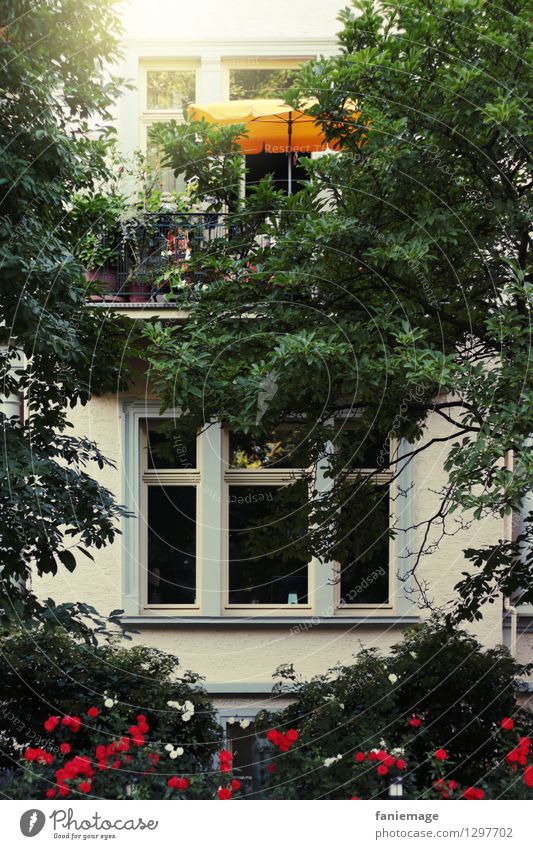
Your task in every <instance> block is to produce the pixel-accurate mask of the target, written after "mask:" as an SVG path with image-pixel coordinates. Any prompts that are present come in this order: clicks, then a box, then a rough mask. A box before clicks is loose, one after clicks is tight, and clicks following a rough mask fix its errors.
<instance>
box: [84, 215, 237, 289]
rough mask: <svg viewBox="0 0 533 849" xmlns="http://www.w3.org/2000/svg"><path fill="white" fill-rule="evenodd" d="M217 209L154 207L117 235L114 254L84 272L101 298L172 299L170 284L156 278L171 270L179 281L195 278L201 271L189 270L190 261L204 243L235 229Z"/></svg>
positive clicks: (228, 233)
mask: <svg viewBox="0 0 533 849" xmlns="http://www.w3.org/2000/svg"><path fill="white" fill-rule="evenodd" d="M234 229H235V228H234V227H233V226H231V227H230V226H229V225H228V220H227V215H226V214H222V213H206V212H199V213H190V214H189V213H181V212H168V213H166V212H157V213H147V214H145V215H143V218H142V222H139V220H138V219H137V220H136V219H134V218H132V221H131V225H129V224H126V226H124V228H123V230H124V232H123V233H122V234H121V235H120V237H118V236H117V244H116V250H115V251H113V254H114V255H115V257H116V259H115V261H110V262H109V263H107V264H106V265H105V266H103V267H102V268H99V269H98V270H97V271H93V272H90V273H88V275H87V277H88V279H89V280H91V281H93V282H95V284H96V290H97V293H98V294H93V295H92V296H91V299H92V300H93V301H94V302H100V303H109V302H112V303H150V302H151V303H157V304H165V303H169V301H171V283H170V281H168V280H164V279H161V278H162V277H163V275H164V273H165V271H167V270H171V269H173V268H174V269H175V270H176V271H177V272H178V274H177V275H176V276H179V277H181V278H182V280H183V282H184V286H187V285H192V284H193V283H194V282H199V281H200V279H201V278H202V273H201V272H198V271H192V270H191V269H190V261H191V260H192V259H193V257H194V255H195V254H197V253H198V252H199V251H201V250H203V249H205V247H206V245H207V243H208V242H213V241H214V240H215V239H228V238H231V237H232V236H233V235H235V233H234Z"/></svg>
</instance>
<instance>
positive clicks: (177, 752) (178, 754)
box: [175, 746, 184, 758]
mask: <svg viewBox="0 0 533 849" xmlns="http://www.w3.org/2000/svg"><path fill="white" fill-rule="evenodd" d="M183 751H184V750H183V749H182V748H181V746H178V748H177V749H176V750H175V752H176V755H177V757H178V758H181V756H182V754H183Z"/></svg>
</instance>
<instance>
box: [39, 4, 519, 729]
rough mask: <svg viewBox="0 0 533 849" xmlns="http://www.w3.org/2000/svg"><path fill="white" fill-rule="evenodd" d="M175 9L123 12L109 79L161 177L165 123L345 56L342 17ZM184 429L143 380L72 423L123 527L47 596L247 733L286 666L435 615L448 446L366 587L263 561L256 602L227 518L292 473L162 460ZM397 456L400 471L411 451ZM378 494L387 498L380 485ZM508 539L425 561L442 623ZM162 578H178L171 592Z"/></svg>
mask: <svg viewBox="0 0 533 849" xmlns="http://www.w3.org/2000/svg"><path fill="white" fill-rule="evenodd" d="M176 5H177V4H175V3H171V2H167V3H163V4H158V7H157V14H154V15H153V16H152V17H153V20H152V19H151V16H150V15H149V14H147V8H148V4H147V3H146V2H137V3H135V2H134V3H132V4H131V5H130V7H129V8H130V15H129V17H128V18H127V20H128V21H129V25H128V26H129V28H128V31H127V32H126V33H125V35H124V59H123V62H122V64H121V65H120V66H119V67H118V68H114V69H113V70H114V71H116V72H117V73H119V74H120V75H122V76H124V77H126V78H128V79H130V80H132V81H133V82H134V84H135V85H134V88H132V89H131V90H130V91H127V92H126V93H125V94H124V96H123V98H122V99H121V101H120V102H119V103H118V104H117V115H116V120H117V130H118V141H119V145H120V147H121V150H122V152H123V153H124V154H125V155H131V154H132V153H133V152H134V151H135V150H138V149H140V150H142V151H144V152H145V153H146V154H147V156H148V158H149V159H150V161H151V162H152V163H153V164H154V166H155V167H158V154H157V151H156V150H154V149H151V148H150V145H149V142H148V136H147V132H148V128H149V127H150V126H151V125H152V124H153V123H155V122H156V121H161V120H169V119H171V118H174V119H176V120H180V119H181V116H182V113H183V106H184V104H185V103H187V102H190V101H191V100H193V101H219V100H225V99H230V98H232V99H234V98H240V97H246V96H261V93H262V92H263V91H265V90H268V89H269V87H272V86H273V85H280V84H286V83H287V82H288V81H290V74H291V72H292V71H293V70H294V69H295V68H297V67H298V65H299V64H301V63H302V62H304V61H305V60H306V59H308V58H310V57H316V56H319V55H331V54H333V53H335V52H336V51H337V49H338V46H337V43H336V39H335V33H336V31H337V29H338V22H337V20H336V15H337V14H338V11H339V6H340V4H339V0H322V2H321V3H320V4H313V3H311V4H309V3H304V2H302V0H294V2H293V3H291V4H286V3H283V2H280V1H279V0H275V2H274V0H272V2H270V3H268V4H263V6H262V7H261V6H259V5H258V6H257V7H256V5H255V4H248V6H249V8H247V9H243V6H244V5H245V4H242V3H240V2H239V3H236V2H225V3H214V2H205V0H204V2H198V3H197V4H195V7H194V8H193V9H191V10H190V12H189V11H183V10H182V9H181V8H180V10H177V9H176ZM180 6H181V4H180ZM154 11H155V10H154ZM141 21H142V28H141V24H140V23H138V22H141ZM173 179H174V178H173V176H172V175H171V174H169V173H168V172H165V171H164V169H162V170H161V183H162V185H163V187H165V188H169V189H171V188H173V187H174V183H173ZM88 308H93V309H102V308H105V309H112V310H115V311H116V312H117V313H120V314H125V315H128V316H129V317H130V318H131V319H132V320H136V321H143V320H145V319H146V318H149V317H154V316H156V315H162V316H164V317H165V319H167V320H173V321H176V322H179V321H180V314H179V312H178V311H177V310H176V309H173V308H172V306H171V305H168V304H161V303H157V302H155V301H151V300H144V301H139V300H129V301H121V300H120V299H118V300H116V301H115V302H113V303H107V304H94V305H92V307H91V306H89V307H88ZM441 400H442V399H441ZM176 415H179V411H177V410H167V411H166V412H165V413H163V414H162V415H161V414H160V405H159V402H158V400H157V398H156V397H155V396H154V394H153V391H152V389H151V386H150V375H149V373H147V372H145V371H144V370H143V369H142V368H141V367H140V366H139V368H138V371H137V374H136V380H135V382H134V385H133V386H131V387H130V389H129V390H128V391H127V392H126V393H120V392H117V393H116V394H114V395H107V396H104V397H95V398H93V399H92V401H91V402H90V404H89V405H87V407H85V408H79V409H77V410H74V411H73V414H72V421H73V424H74V426H75V428H76V431H78V432H80V433H83V434H84V435H86V436H88V437H89V438H91V439H93V440H95V441H96V442H97V443H98V444H99V446H100V447H101V449H102V450H103V452H104V453H105V454H106V455H107V456H108V457H109V458H110V459H112V460H113V461H114V463H115V465H114V467H107V468H105V469H104V470H102V471H101V472H98V473H97V476H98V478H99V480H100V481H101V482H102V483H103V484H104V485H105V486H107V487H108V488H109V489H110V490H111V491H112V492H113V493H114V494H115V495H116V497H117V500H118V501H119V502H120V503H122V504H124V505H126V507H127V508H128V510H129V511H130V517H129V518H127V519H125V520H124V522H123V527H122V535H121V536H120V537H119V538H118V539H117V541H116V542H115V543H114V544H113V545H111V546H109V547H107V548H106V549H103V550H101V551H98V552H96V554H95V562H94V563H90V562H89V561H86V560H84V562H79V563H78V566H77V569H76V570H75V572H73V573H72V574H71V573H68V572H66V571H63V572H62V573H61V574H58V575H57V576H56V577H54V578H43V579H39V581H38V582H36V583H37V585H38V591H39V593H40V594H42V595H43V596H46V595H52V596H53V598H54V599H56V600H67V599H69V600H71V599H74V598H76V599H80V600H83V601H85V602H88V603H90V604H92V605H94V606H95V607H96V608H97V609H98V610H99V611H100V612H102V613H106V612H108V611H110V610H112V609H116V608H120V609H123V610H124V611H125V614H124V618H123V621H124V624H125V625H127V626H129V627H131V628H132V629H134V630H135V631H136V632H137V633H136V634H135V635H134V638H133V639H134V640H135V641H141V642H143V643H145V644H148V645H151V646H155V647H158V648H161V649H164V650H167V651H170V652H173V653H174V654H176V655H177V657H178V658H179V659H180V662H181V664H182V667H183V668H184V669H193V670H195V671H197V672H199V673H200V674H201V675H203V676H204V678H205V683H206V687H207V689H208V690H209V691H210V692H211V693H212V694H213V697H214V698H215V700H216V704H217V705H218V707H219V709H220V711H221V716H222V717H230V716H231V717H232V716H240V717H244V718H253V716H254V714H255V712H256V711H257V710H258V709H260V708H262V707H264V706H268V705H269V704H270V692H271V689H272V685H273V680H274V678H273V676H274V673H275V670H276V668H277V667H278V666H280V665H281V664H286V663H292V664H294V668H295V671H296V672H297V674H298V675H300V676H301V677H302V678H309V677H311V676H313V675H315V674H318V673H323V672H324V671H325V670H327V669H328V668H330V667H332V666H334V665H335V664H337V663H338V662H344V663H346V662H349V661H350V658H352V657H353V656H354V655H355V654H356V653H357V651H358V650H359V648H360V646H361V645H363V646H365V647H371V646H375V647H378V648H380V649H383V650H386V649H387V648H388V647H389V646H390V645H392V644H393V643H395V642H397V641H398V640H399V639H400V638H401V634H402V629H403V628H404V627H405V626H407V625H409V624H412V623H416V622H418V621H421V620H422V619H423V618H424V617H425V616H427V615H428V610H427V607H424V606H423V604H422V603H421V599H420V596H419V593H418V592H417V591H416V588H415V587H414V586H413V585H412V584H411V582H410V581H406V580H405V579H404V577H405V575H406V574H407V573H408V572H409V568H410V565H411V563H412V558H413V556H414V555H413V552H415V551H416V550H417V545H419V544H420V542H421V537H422V533H423V522H424V520H425V519H427V518H428V517H429V516H430V515H431V513H432V512H433V511H434V509H435V504H436V499H437V498H438V496H437V495H436V494H435V493H436V492H437V491H438V490H439V489H440V487H441V486H442V485H443V484H444V482H445V480H446V477H445V472H444V469H443V460H444V457H445V452H446V448H442V447H441V444H439V443H435V444H434V445H432V446H431V447H430V448H429V449H428V450H427V451H425V452H423V453H422V454H421V455H419V456H418V457H417V458H416V459H415V460H414V461H413V462H412V463H411V464H410V465H409V466H408V467H407V468H405V469H404V470H403V471H402V475H401V477H400V478H399V479H398V480H396V481H394V482H391V483H390V511H389V513H390V517H391V518H390V521H391V522H393V524H394V527H395V529H396V535H395V538H394V540H392V541H391V542H390V544H387V546H386V548H385V550H384V551H383V554H382V560H381V562H380V563H378V564H373V569H372V571H370V572H369V571H368V570H367V573H365V574H364V575H363V576H362V579H361V580H359V583H358V580H357V577H353V576H352V578H351V579H350V580H351V583H348V585H346V586H344V587H343V586H342V583H341V582H339V580H337V578H336V576H337V572H336V568H337V565H338V564H335V563H324V562H321V561H319V560H313V561H312V562H310V563H308V564H299V565H297V566H296V565H295V566H294V568H292V569H289V570H287V569H286V568H285V569H284V568H282V567H281V566H280V567H279V569H277V571H276V565H275V563H274V565H273V564H272V560H275V558H271V561H270V564H269V567H268V569H267V570H266V572H265V576H266V577H265V580H264V581H263V582H261V587H260V590H258V589H257V587H254V588H253V589H249V588H246V581H245V580H244V578H243V577H242V574H241V573H239V571H238V569H239V567H238V561H239V557H238V551H239V548H238V546H239V541H238V539H236V536H235V533H234V527H235V525H234V516H235V515H236V514H238V515H239V516H240V517H241V518H242V517H244V519H242V520H243V521H244V522H246V521H247V520H248V517H250V516H251V517H252V518H253V516H256V515H257V514H258V512H260V511H261V510H265V511H268V509H269V504H270V503H271V501H272V499H274V498H275V495H276V492H277V491H278V490H279V487H282V486H283V485H284V483H287V482H288V481H289V480H294V478H295V476H296V477H297V476H298V473H299V470H298V469H293V468H291V467H290V465H289V466H287V465H286V464H285V465H284V464H278V465H276V464H271V465H269V464H268V463H267V462H264V463H262V464H261V463H260V464H259V465H257V464H256V465H254V466H253V467H250V466H248V467H247V466H246V463H244V464H243V463H242V462H237V461H236V456H237V455H238V451H239V445H238V435H234V434H230V433H228V432H226V431H225V430H224V428H223V426H222V425H221V424H219V423H216V422H215V423H212V424H211V426H209V427H207V428H205V429H204V430H203V432H202V433H200V434H199V436H198V438H197V440H196V443H195V444H194V445H187V446H182V449H181V450H178V452H177V454H176V453H174V454H172V452H171V453H170V455H169V454H168V453H167V454H166V455H165V452H164V451H163V452H160V454H159V455H158V453H157V450H156V449H157V446H158V445H159V446H160V445H161V440H162V439H164V433H165V428H164V425H165V423H168V422H169V421H170V422H171V421H172V419H173V417H174V416H176ZM445 427H446V425H445V423H444V422H443V421H442V419H438V417H437V416H434V417H432V418H430V421H429V427H428V430H427V434H426V439H427V440H428V441H430V440H432V439H433V438H434V437H436V436H443V435H445ZM280 443H281V444H283V436H282V438H280ZM396 448H397V450H398V452H399V453H400V454H401V446H396ZM241 456H242V455H241ZM315 472H316V479H317V485H318V486H328V481H327V478H326V477H325V474H324V473H325V470H324V469H323V468H317V469H316V470H315ZM382 477H383V480H380V483H381V484H382V485H383V486H384V487H387V486H388V481H387V475H386V474H384V475H383V476H382ZM505 522H506V520H504V519H498V518H487V519H485V520H483V521H480V522H476V523H474V524H473V525H472V526H471V527H470V528H469V529H468V530H464V531H461V532H459V533H457V534H455V535H454V536H449V537H446V538H444V539H443V540H442V541H441V542H440V543H439V545H438V546H437V547H436V548H435V550H434V551H433V553H432V554H431V555H430V556H426V557H424V558H422V561H421V564H420V567H419V570H418V575H419V580H420V581H421V582H422V583H424V584H425V585H427V588H428V594H429V596H430V598H431V601H432V603H433V605H434V606H436V607H438V606H441V605H445V604H446V603H447V602H449V600H450V599H451V598H453V594H454V590H453V588H454V585H455V584H456V583H457V581H458V580H459V578H460V575H461V572H462V571H463V569H464V567H465V562H464V557H463V549H464V548H465V547H467V546H468V545H474V546H475V545H482V544H483V545H488V544H490V543H493V542H495V541H497V540H498V539H500V538H503V537H506V536H508V535H509V534H510V528H509V527H506V524H505ZM169 563H170V565H169ZM165 570H170V573H169V572H168V571H167V572H165ZM172 570H174V572H172ZM168 574H179V576H181V577H180V578H179V580H175V581H169V580H167V577H168ZM363 582H364V586H363ZM243 587H244V589H243ZM36 588H37V586H36ZM530 614H531V611H529V610H527V609H522V610H521V611H520V613H519V614H517V613H516V612H515V611H514V610H512V609H511V610H506V609H505V605H504V600H503V599H500V600H498V602H497V603H495V604H493V605H490V606H488V607H487V609H486V611H485V614H484V618H483V620H482V621H481V622H479V623H477V624H476V626H475V628H474V629H473V630H474V631H475V633H476V635H477V636H478V637H479V638H480V639H481V641H482V642H483V643H484V644H485V645H487V646H492V645H496V644H500V643H502V642H504V643H507V644H508V645H509V646H510V647H511V648H512V649H513V651H517V652H518V655H519V657H520V658H521V659H524V658H525V657H526V656H530V655H531V653H532V640H531V637H530V636H529V635H528V633H527V631H526V626H527V624H528V622H529V615H530ZM278 703H279V702H278Z"/></svg>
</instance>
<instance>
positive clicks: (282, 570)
mask: <svg viewBox="0 0 533 849" xmlns="http://www.w3.org/2000/svg"><path fill="white" fill-rule="evenodd" d="M280 490H281V487H276V486H232V487H230V490H229V602H230V604H246V605H248V604H272V605H282V604H283V605H285V604H307V599H308V566H307V562H304V561H302V560H301V559H300V558H298V557H291V555H290V548H291V544H293V543H295V542H296V541H297V540H295V539H294V538H293V539H291V538H290V530H289V531H288V527H289V525H290V524H291V520H290V516H281V517H280V516H279V515H276V509H277V508H278V507H279V502H278V498H279V493H280ZM269 516H272V519H271V521H270V526H269V524H268V523H269ZM265 524H266V526H267V529H268V538H269V540H271V544H270V550H269V551H267V552H264V553H262V552H258V551H256V550H254V535H256V534H257V533H258V530H257V528H258V526H259V525H261V526H262V528H261V530H262V531H263V528H264V526H265ZM261 538H262V539H263V540H264V539H265V536H264V532H263V533H262V534H261Z"/></svg>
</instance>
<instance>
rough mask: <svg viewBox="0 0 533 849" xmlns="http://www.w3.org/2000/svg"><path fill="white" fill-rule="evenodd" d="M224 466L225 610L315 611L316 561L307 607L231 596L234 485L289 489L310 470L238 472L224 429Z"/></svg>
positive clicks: (309, 567) (309, 579) (309, 569)
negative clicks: (233, 601)
mask: <svg viewBox="0 0 533 849" xmlns="http://www.w3.org/2000/svg"><path fill="white" fill-rule="evenodd" d="M222 463H223V469H224V472H223V477H222V480H223V489H222V540H223V553H222V591H223V608H224V610H227V611H231V612H233V613H235V612H238V611H246V612H248V613H249V612H250V610H275V611H276V613H279V614H280V615H283V614H285V613H289V614H291V613H293V612H294V611H300V610H312V609H313V606H314V604H313V586H314V581H313V577H314V576H313V574H312V566H313V559H311V560H310V561H309V563H308V564H307V603H306V604H231V603H230V601H229V593H230V581H229V577H230V575H229V570H230V556H229V543H230V539H229V506H230V502H229V491H230V486H237V487H238V486H243V487H244V486H289V485H290V484H291V483H294V482H295V481H297V480H301V479H302V478H303V477H304V475H305V474H306V473H307V472H308V471H309V469H298V468H287V469H271V468H269V467H267V468H262V469H235V468H232V467H231V466H230V431H229V430H228V429H227V428H224V430H223V434H222Z"/></svg>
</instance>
